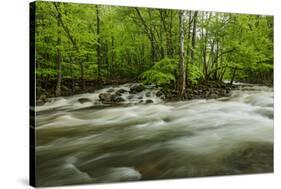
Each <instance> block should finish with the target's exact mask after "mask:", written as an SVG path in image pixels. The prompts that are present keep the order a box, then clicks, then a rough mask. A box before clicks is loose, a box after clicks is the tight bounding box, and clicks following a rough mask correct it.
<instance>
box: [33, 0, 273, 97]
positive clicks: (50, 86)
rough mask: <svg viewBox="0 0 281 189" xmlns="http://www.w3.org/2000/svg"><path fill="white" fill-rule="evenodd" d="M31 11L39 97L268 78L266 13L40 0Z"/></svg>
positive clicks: (269, 46) (269, 42)
mask: <svg viewBox="0 0 281 189" xmlns="http://www.w3.org/2000/svg"><path fill="white" fill-rule="evenodd" d="M32 8H33V9H34V10H33V11H35V14H36V19H35V23H34V25H35V39H36V40H35V49H36V81H37V93H38V94H39V95H40V94H42V93H48V95H49V96H60V95H65V94H68V93H69V91H71V93H74V92H75V91H76V92H79V91H87V90H90V89H91V88H98V87H97V86H100V85H104V84H112V83H121V82H133V81H139V82H143V83H146V84H156V85H159V86H162V87H167V88H173V89H175V90H177V91H178V94H179V95H182V94H181V93H182V91H183V90H185V88H188V87H190V86H194V85H197V84H198V83H202V82H205V81H208V80H212V81H224V80H229V81H231V83H232V82H233V81H234V80H236V81H244V82H250V83H263V84H272V82H273V17H272V16H263V15H247V14H234V13H231V14H230V13H217V12H204V11H189V10H167V9H156V8H153V9H152V8H135V7H118V6H107V5H92V4H74V3H56V2H40V1H39V2H36V5H35V6H34V7H32ZM46 91H48V92H46Z"/></svg>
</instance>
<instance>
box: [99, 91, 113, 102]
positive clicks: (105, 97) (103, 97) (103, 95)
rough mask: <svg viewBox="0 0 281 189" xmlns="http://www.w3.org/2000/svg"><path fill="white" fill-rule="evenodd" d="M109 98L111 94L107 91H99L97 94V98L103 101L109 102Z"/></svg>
mask: <svg viewBox="0 0 281 189" xmlns="http://www.w3.org/2000/svg"><path fill="white" fill-rule="evenodd" d="M111 98H112V95H111V94H109V93H101V94H99V99H100V100H101V101H102V102H103V103H111V102H112V101H111Z"/></svg>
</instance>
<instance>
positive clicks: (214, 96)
mask: <svg viewBox="0 0 281 189" xmlns="http://www.w3.org/2000/svg"><path fill="white" fill-rule="evenodd" d="M218 97H219V96H218V95H217V94H215V93H212V94H210V95H208V98H218Z"/></svg>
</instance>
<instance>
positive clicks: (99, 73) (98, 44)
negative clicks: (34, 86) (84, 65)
mask: <svg viewBox="0 0 281 189" xmlns="http://www.w3.org/2000/svg"><path fill="white" fill-rule="evenodd" d="M96 16H97V31H96V32H97V49H96V50H97V64H98V81H100V80H101V50H100V46H101V41H100V17H99V7H98V5H96Z"/></svg>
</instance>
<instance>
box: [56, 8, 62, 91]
mask: <svg viewBox="0 0 281 189" xmlns="http://www.w3.org/2000/svg"><path fill="white" fill-rule="evenodd" d="M59 5H60V3H57V4H56V6H57V8H58V12H57V29H58V31H57V35H58V36H57V56H56V64H57V86H56V96H60V95H61V79H62V75H61V59H62V57H61V47H60V46H61V22H60V19H61V13H60V11H59Z"/></svg>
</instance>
